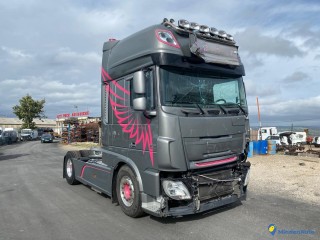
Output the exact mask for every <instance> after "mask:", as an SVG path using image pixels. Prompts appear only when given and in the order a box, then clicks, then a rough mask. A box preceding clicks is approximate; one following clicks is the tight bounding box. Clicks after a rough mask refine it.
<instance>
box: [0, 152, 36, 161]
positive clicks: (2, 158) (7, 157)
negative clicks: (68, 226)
mask: <svg viewBox="0 0 320 240" xmlns="http://www.w3.org/2000/svg"><path fill="white" fill-rule="evenodd" d="M28 155H30V154H8V155H4V154H3V153H0V161H5V160H11V159H15V158H19V157H23V156H28Z"/></svg>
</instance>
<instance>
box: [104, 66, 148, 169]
mask: <svg viewBox="0 0 320 240" xmlns="http://www.w3.org/2000/svg"><path fill="white" fill-rule="evenodd" d="M101 75H102V78H103V81H104V82H105V83H107V84H106V88H105V90H106V92H107V93H108V96H109V102H110V106H111V108H112V111H113V114H114V115H115V116H116V118H117V122H118V124H119V125H120V126H121V128H122V131H123V132H124V133H128V134H129V138H130V139H134V140H135V143H136V144H137V145H138V144H140V143H141V144H142V152H143V154H144V153H145V151H146V149H148V150H149V156H150V161H151V164H152V166H153V164H154V158H153V145H152V131H151V126H150V120H149V119H147V118H145V121H146V124H143V123H142V121H141V117H140V118H139V117H137V115H136V114H135V112H134V111H133V110H132V109H131V108H130V107H129V106H126V105H125V98H126V97H127V98H128V97H129V96H130V92H129V91H128V90H126V89H125V88H123V87H122V86H121V85H120V84H119V83H117V82H116V81H115V80H113V79H112V78H111V77H110V75H109V74H108V73H107V72H106V71H105V70H104V69H103V68H102V71H101ZM111 85H112V86H114V88H113V89H117V90H116V92H114V91H113V90H112V88H111V87H110V86H111ZM118 91H120V92H121V93H122V94H117V92H118Z"/></svg>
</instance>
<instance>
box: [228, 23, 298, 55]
mask: <svg viewBox="0 0 320 240" xmlns="http://www.w3.org/2000/svg"><path fill="white" fill-rule="evenodd" d="M234 37H235V39H236V41H237V42H238V44H239V45H240V46H241V48H240V49H241V51H247V52H248V53H250V54H266V55H275V56H280V57H295V56H298V57H301V56H303V54H304V53H303V52H302V51H301V50H300V49H299V48H298V47H297V46H295V44H294V42H292V41H290V40H287V39H284V38H282V37H281V36H279V35H276V36H272V35H266V33H262V32H261V31H260V30H259V29H257V28H247V29H245V30H244V31H242V32H238V33H236V34H235V36H234Z"/></svg>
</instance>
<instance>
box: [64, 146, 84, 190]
mask: <svg viewBox="0 0 320 240" xmlns="http://www.w3.org/2000/svg"><path fill="white" fill-rule="evenodd" d="M79 157H81V155H80V153H79V152H78V151H70V152H67V154H66V157H65V161H64V171H65V176H66V180H67V182H68V183H69V184H70V185H76V184H79V183H80V182H79V181H78V180H76V178H75V173H74V166H73V158H79Z"/></svg>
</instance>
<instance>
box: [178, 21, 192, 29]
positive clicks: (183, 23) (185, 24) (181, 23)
mask: <svg viewBox="0 0 320 240" xmlns="http://www.w3.org/2000/svg"><path fill="white" fill-rule="evenodd" d="M178 26H179V27H181V28H184V29H189V28H190V24H189V22H188V21H187V20H184V19H180V20H179V21H178Z"/></svg>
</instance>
